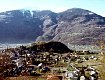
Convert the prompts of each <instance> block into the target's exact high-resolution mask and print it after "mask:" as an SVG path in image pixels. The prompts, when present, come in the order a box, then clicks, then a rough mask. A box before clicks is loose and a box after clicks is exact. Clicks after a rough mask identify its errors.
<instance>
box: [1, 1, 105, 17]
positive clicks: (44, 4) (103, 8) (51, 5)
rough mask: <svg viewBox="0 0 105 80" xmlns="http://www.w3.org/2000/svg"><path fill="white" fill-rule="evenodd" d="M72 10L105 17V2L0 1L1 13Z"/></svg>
mask: <svg viewBox="0 0 105 80" xmlns="http://www.w3.org/2000/svg"><path fill="white" fill-rule="evenodd" d="M70 8H82V9H86V10H90V11H92V12H95V13H97V14H99V15H102V16H104V17H105V0H0V12H4V11H9V10H17V9H29V10H51V11H53V12H62V11H65V10H67V9H70Z"/></svg>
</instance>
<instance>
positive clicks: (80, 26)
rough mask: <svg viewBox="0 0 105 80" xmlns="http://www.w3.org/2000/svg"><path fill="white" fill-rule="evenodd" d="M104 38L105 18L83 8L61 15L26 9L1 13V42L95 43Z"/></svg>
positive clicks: (69, 10) (47, 11)
mask: <svg viewBox="0 0 105 80" xmlns="http://www.w3.org/2000/svg"><path fill="white" fill-rule="evenodd" d="M104 36H105V18H104V17H102V16H100V15H97V14H96V13H94V12H91V11H88V10H84V9H80V8H72V9H68V10H66V11H64V12H61V13H54V12H52V11H49V10H44V11H30V10H24V9H21V10H12V11H6V12H2V13H0V43H23V42H24V43H25V42H31V41H49V40H54V41H61V42H63V43H65V44H67V43H70V44H94V42H97V41H99V40H101V37H104ZM103 40H105V39H104V38H103Z"/></svg>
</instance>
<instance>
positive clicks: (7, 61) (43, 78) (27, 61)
mask: <svg viewBox="0 0 105 80" xmlns="http://www.w3.org/2000/svg"><path fill="white" fill-rule="evenodd" d="M42 44H44V46H43V45H42ZM42 44H41V45H40V46H39V45H38V47H36V45H35V44H34V45H31V47H30V46H28V47H27V46H20V47H17V48H9V49H4V50H1V51H0V78H1V79H0V80H24V79H20V77H21V78H22V77H23V78H24V77H27V76H28V78H30V77H32V78H30V79H28V78H25V79H26V80H98V78H99V77H98V75H99V74H98V70H97V67H96V66H95V63H91V64H90V63H89V64H88V62H89V61H97V60H99V56H97V55H98V53H93V52H89V51H72V50H68V49H67V48H66V47H65V46H64V45H62V44H61V43H56V42H49V43H48V44H53V46H52V47H50V48H49V46H48V45H47V46H48V48H47V47H46V43H42ZM58 45H59V46H60V47H61V48H57V50H55V49H54V47H55V46H57V47H58ZM60 50H61V51H60ZM61 52H62V53H61ZM87 61H88V62H87ZM98 64H99V65H100V64H101V63H98Z"/></svg>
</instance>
